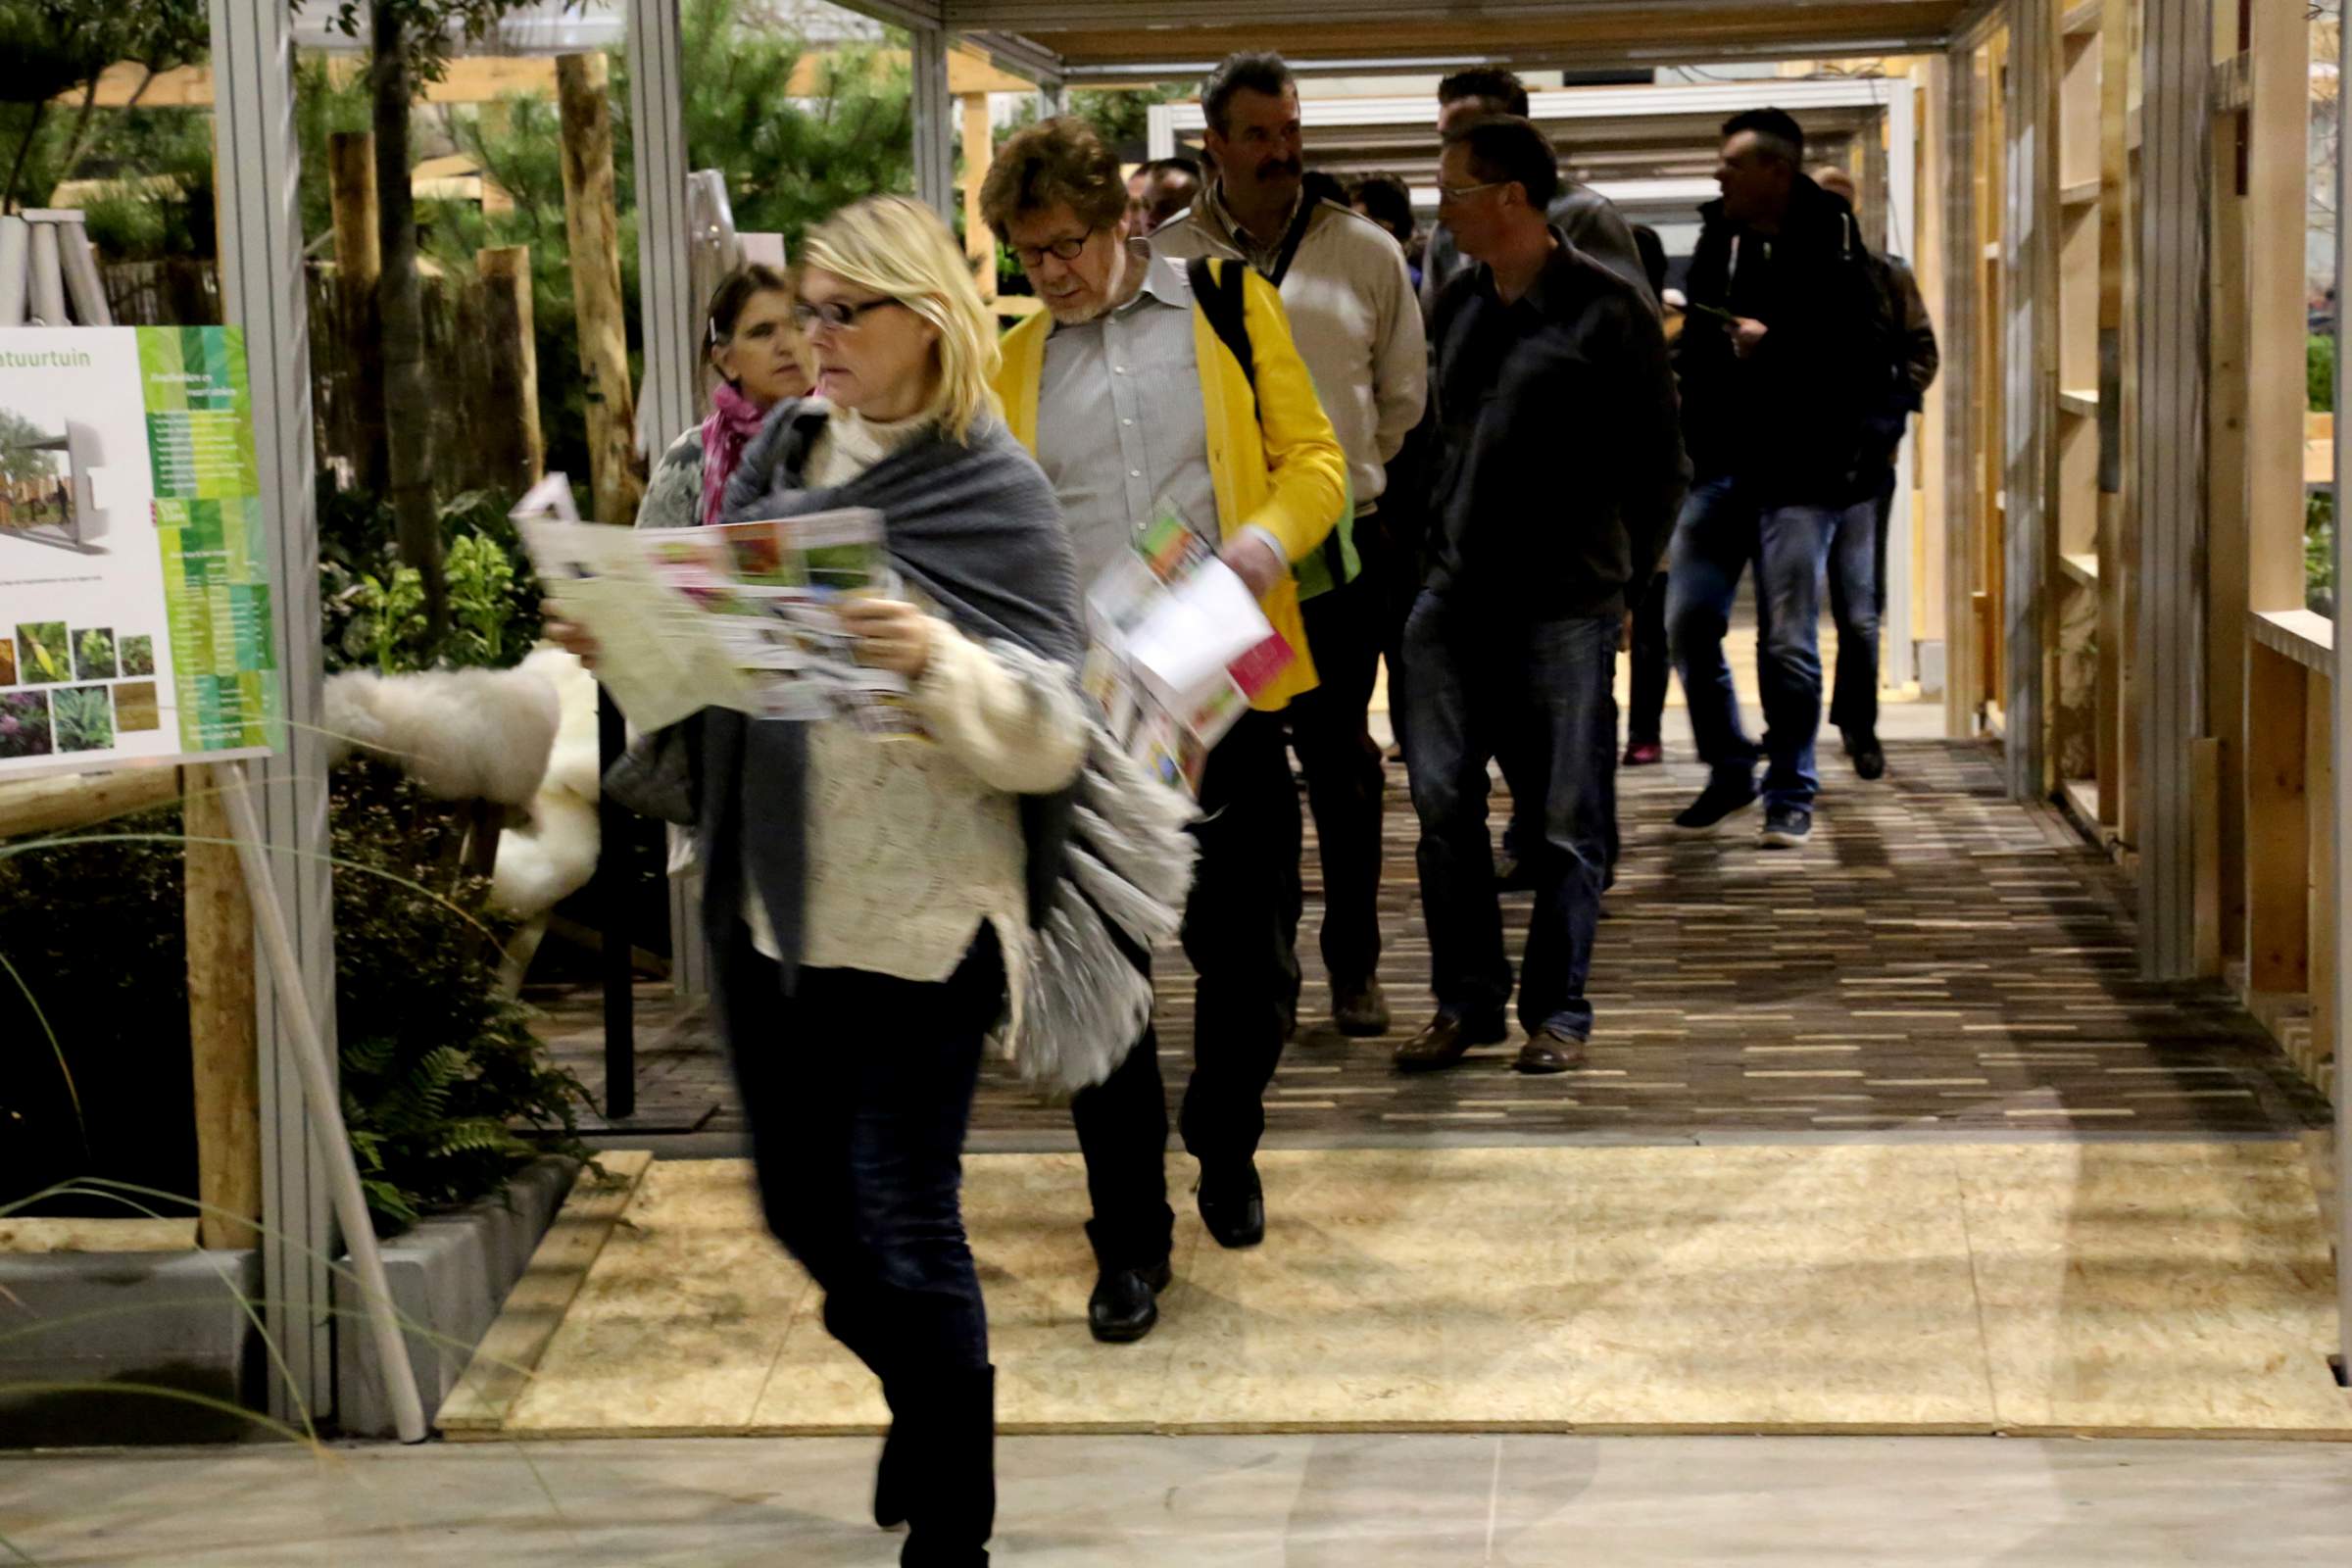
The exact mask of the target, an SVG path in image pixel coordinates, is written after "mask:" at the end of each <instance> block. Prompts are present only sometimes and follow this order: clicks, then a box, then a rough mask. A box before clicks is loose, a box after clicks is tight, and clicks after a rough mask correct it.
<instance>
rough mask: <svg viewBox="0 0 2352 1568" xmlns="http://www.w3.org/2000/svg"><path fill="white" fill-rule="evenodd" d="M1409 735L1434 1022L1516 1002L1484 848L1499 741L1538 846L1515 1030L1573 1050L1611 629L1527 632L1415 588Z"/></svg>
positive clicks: (1606, 729) (1591, 921) (1598, 848)
mask: <svg viewBox="0 0 2352 1568" xmlns="http://www.w3.org/2000/svg"><path fill="white" fill-rule="evenodd" d="M1404 649H1405V661H1406V663H1407V664H1408V665H1409V666H1410V667H1411V670H1412V679H1411V681H1410V683H1409V685H1408V686H1407V691H1408V692H1409V694H1410V696H1409V701H1410V703H1411V714H1410V720H1411V721H1410V722H1409V723H1407V724H1406V725H1405V729H1404V746H1405V753H1404V760H1405V769H1406V771H1407V773H1409V774H1410V776H1411V779H1412V789H1413V809H1414V810H1415V811H1416V812H1417V813H1418V814H1419V816H1420V818H1421V844H1420V850H1419V854H1418V861H1419V866H1420V872H1421V907H1422V911H1423V913H1424V915H1425V916H1426V917H1427V919H1428V922H1429V956H1430V971H1431V974H1430V982H1431V989H1432V990H1433V991H1434V992H1435V993H1436V994H1437V999H1438V1009H1439V1011H1441V1012H1443V1013H1446V1014H1449V1015H1452V1016H1455V1017H1462V1018H1468V1019H1472V1020H1474V1021H1476V1022H1479V1023H1482V1024H1483V1023H1489V1022H1494V1021H1499V1019H1500V1018H1501V1015H1502V1011H1503V1007H1504V1005H1506V1004H1507V1003H1508V1002H1509V1001H1510V997H1511V978H1512V977H1511V964H1510V960H1509V958H1507V957H1506V956H1504V953H1503V941H1502V906H1501V902H1500V900H1499V898H1498V896H1497V893H1496V890H1495V857H1494V852H1493V850H1492V849H1491V848H1490V844H1489V840H1488V837H1487V794H1488V788H1487V764H1488V763H1489V762H1490V761H1492V760H1495V757H1496V752H1497V748H1498V746H1499V745H1500V743H1501V742H1503V741H1504V740H1505V739H1506V738H1507V739H1508V740H1509V742H1510V744H1509V746H1508V747H1507V749H1505V751H1504V755H1503V757H1502V762H1503V769H1504V773H1503V777H1504V779H1505V781H1506V782H1507V783H1508V784H1509V785H1510V789H1511V796H1512V799H1513V801H1514V802H1516V803H1518V805H1519V809H1520V811H1521V812H1522V813H1523V814H1522V820H1523V821H1525V822H1527V823H1529V824H1531V825H1533V824H1540V825H1541V828H1542V833H1543V841H1542V843H1541V844H1529V843H1527V842H1525V840H1524V839H1523V840H1522V841H1521V842H1520V843H1519V845H1518V846H1517V848H1518V852H1519V855H1520V858H1521V860H1522V863H1524V864H1528V865H1529V866H1530V867H1531V869H1532V871H1533V873H1534V878H1535V883H1536V904H1535V910H1534V913H1533V914H1532V915H1531V917H1530V918H1529V921H1528V930H1527V954H1526V961H1525V964H1524V966H1523V972H1522V974H1521V976H1520V983H1519V1021H1520V1024H1521V1025H1522V1027H1524V1028H1525V1029H1526V1030H1527V1032H1528V1033H1530V1034H1534V1033H1536V1032H1537V1031H1539V1030H1541V1029H1544V1028H1552V1029H1556V1030H1558V1031H1559V1032H1560V1033H1562V1034H1565V1035H1568V1036H1570V1037H1572V1038H1574V1039H1577V1040H1582V1039H1584V1038H1586V1037H1587V1036H1588V1035H1590V1034H1591V1033H1592V1032H1593V1005H1592V1004H1591V1003H1590V1002H1588V1001H1587V1000H1586V999H1585V978H1586V975H1587V973H1588V972H1589V971H1590V970H1591V968H1592V965H1593V930H1594V928H1595V926H1596V925H1597V924H1598V922H1599V919H1600V893H1601V885H1602V880H1603V878H1604V877H1605V876H1606V875H1607V868H1608V849H1607V845H1608V840H1609V829H1610V824H1609V822H1608V821H1607V820H1606V818H1607V817H1608V815H1609V813H1610V810H1611V808H1612V804H1613V794H1612V789H1611V786H1612V784H1613V782H1614V773H1615V770H1616V766H1617V731H1616V713H1615V710H1614V706H1613V704H1612V703H1611V702H1610V693H1609V687H1610V682H1611V680H1612V679H1613V677H1614V676H1615V673H1616V663H1617V617H1616V616H1614V615H1583V616H1568V617H1563V618H1560V619H1554V620H1532V621H1531V620H1522V619H1515V618H1512V617H1508V616H1497V615H1495V613H1493V612H1492V611H1490V610H1485V609H1482V608H1480V607H1477V606H1471V605H1463V606H1458V607H1457V606H1454V605H1451V604H1449V603H1447V601H1446V599H1445V598H1444V597H1443V596H1441V595H1439V594H1437V593H1434V592H1430V591H1427V590H1424V591H1423V593H1422V595H1421V597H1420V599H1419V601H1418V602H1416V603H1415V605H1414V606H1413V613H1412V618H1411V619H1410V620H1409V621H1407V622H1406V624H1405V630H1404Z"/></svg>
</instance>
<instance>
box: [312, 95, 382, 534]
mask: <svg viewBox="0 0 2352 1568" xmlns="http://www.w3.org/2000/svg"><path fill="white" fill-rule="evenodd" d="M326 179H327V191H328V195H329V198H330V199H331V201H332V202H333V204H334V221H335V279H336V283H335V287H336V298H337V300H338V302H339V305H340V310H339V313H338V314H339V316H340V318H341V320H342V334H341V335H342V338H343V348H344V357H343V367H344V369H345V381H344V384H343V385H342V386H341V387H339V388H337V391H338V392H340V393H341V394H342V396H341V398H340V402H341V403H342V405H343V411H342V412H343V413H344V416H345V417H346V419H347V420H348V424H347V433H348V437H349V439H348V450H349V453H350V456H351V460H352V463H353V466H354V467H355V468H356V469H357V477H358V480H359V485H360V488H362V489H364V490H370V491H374V492H377V493H381V492H382V490H383V488H384V478H385V464H386V455H385V447H384V340H383V328H382V320H381V318H380V317H379V316H378V315H377V307H376V298H375V284H376V279H377V278H379V277H381V276H382V275H383V270H384V253H383V241H382V236H381V234H380V233H379V232H378V225H377V221H376V211H375V137H374V136H373V135H371V134H369V133H368V132H367V131H364V130H338V131H335V132H333V133H332V134H330V135H329V136H328V137H327V139H326Z"/></svg>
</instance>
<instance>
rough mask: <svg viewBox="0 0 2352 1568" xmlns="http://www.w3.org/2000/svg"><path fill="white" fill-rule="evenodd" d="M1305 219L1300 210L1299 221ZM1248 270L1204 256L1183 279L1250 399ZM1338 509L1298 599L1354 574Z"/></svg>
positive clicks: (1349, 528) (1253, 363)
mask: <svg viewBox="0 0 2352 1568" xmlns="http://www.w3.org/2000/svg"><path fill="white" fill-rule="evenodd" d="M1304 216H1305V215H1304V213H1303V212H1302V213H1301V214H1300V217H1301V218H1303V217H1304ZM1303 227H1304V225H1303V224H1301V225H1300V231H1303ZM1298 248H1299V246H1298V234H1297V233H1296V232H1295V233H1294V234H1293V236H1292V242H1291V244H1290V246H1289V247H1288V249H1286V250H1285V252H1284V254H1283V265H1284V268H1285V270H1288V268H1289V264H1290V258H1291V256H1292V255H1293V254H1294V253H1296V252H1297V250H1298ZM1249 271H1250V269H1249V266H1248V265H1247V264H1246V263H1242V262H1228V263H1227V264H1226V265H1225V267H1224V269H1223V271H1222V274H1221V275H1220V273H1219V270H1218V269H1216V268H1213V267H1211V266H1209V265H1208V258H1207V257H1205V256H1196V257H1194V258H1193V259H1192V260H1191V261H1189V262H1187V263H1185V264H1184V275H1185V277H1186V278H1187V279H1188V280H1190V282H1191V283H1192V285H1193V298H1194V299H1196V300H1198V301H1200V303H1201V315H1203V316H1205V317H1207V318H1208V324H1209V328H1210V330H1212V331H1214V332H1215V333H1216V334H1217V341H1218V342H1220V343H1222V344H1224V345H1225V349H1226V352H1227V353H1229V354H1231V355H1232V356H1233V357H1234V360H1235V361H1236V362H1237V363H1238V364H1239V365H1240V366H1241V368H1242V379H1243V380H1245V381H1247V382H1249V383H1250V395H1251V396H1252V397H1254V396H1256V394H1257V355H1256V353H1255V352H1254V351H1253V350H1252V349H1251V347H1250V319H1249V303H1248V295H1247V292H1246V291H1247V290H1248V288H1249V286H1250V285H1249ZM1342 508H1343V510H1342V512H1341V515H1340V521H1339V525H1338V526H1336V527H1334V528H1333V529H1332V530H1331V532H1329V533H1327V534H1325V535H1324V536H1323V549H1322V562H1321V564H1322V568H1323V573H1324V574H1325V576H1326V580H1325V581H1323V582H1321V583H1316V582H1312V581H1309V580H1306V579H1304V578H1302V579H1301V580H1300V581H1299V598H1300V599H1301V600H1306V599H1312V598H1314V597H1315V596H1316V595H1317V594H1320V593H1323V592H1325V591H1327V590H1329V589H1332V588H1337V587H1340V586H1341V585H1342V584H1344V583H1347V582H1348V581H1349V580H1351V579H1352V578H1353V577H1354V575H1355V573H1354V572H1352V571H1350V570H1349V569H1348V560H1349V557H1350V556H1351V555H1352V554H1353V552H1352V551H1351V550H1350V548H1349V544H1350V538H1351V536H1352V534H1353V533H1354V519H1355V507H1354V503H1353V498H1352V496H1350V498H1349V499H1348V500H1347V501H1344V502H1343V503H1342ZM1359 568H1360V563H1359ZM1292 570H1293V574H1294V575H1297V571H1298V568H1297V567H1293V568H1292Z"/></svg>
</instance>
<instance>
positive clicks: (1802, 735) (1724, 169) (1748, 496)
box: [1666, 109, 1892, 849]
mask: <svg viewBox="0 0 2352 1568" xmlns="http://www.w3.org/2000/svg"><path fill="white" fill-rule="evenodd" d="M1723 135H1724V143H1723V153H1722V160H1721V162H1720V164H1719V165H1718V166H1717V168H1716V172H1715V178H1716V183H1717V184H1718V185H1719V186H1721V188H1722V190H1723V196H1722V198H1721V199H1720V200H1718V201H1713V202H1709V203H1708V204H1707V205H1706V206H1705V207H1703V208H1702V209H1700V212H1701V215H1702V216H1703V218H1704V220H1705V226H1704V227H1703V228H1702V229H1701V231H1700V234H1699V240H1698V248H1697V250H1696V251H1695V252H1694V253H1693V254H1692V256H1691V270H1690V275H1689V277H1688V280H1687V281H1686V282H1685V284H1684V292H1685V294H1686V295H1687V296H1688V298H1689V305H1688V307H1687V309H1686V312H1685V319H1684V324H1683V331H1682V336H1681V337H1680V338H1679V339H1677V341H1676V344H1675V359H1676V368H1677V369H1678V370H1679V371H1680V372H1681V377H1682V394H1683V431H1684V437H1685V439H1686V440H1687V441H1688V442H1689V443H1690V449H1691V463H1692V465H1693V466H1694V467H1695V469H1696V482H1695V484H1693V486H1692V487H1691V497H1690V500H1689V501H1688V502H1686V503H1685V504H1684V507H1683V515H1682V518H1681V520H1680V521H1679V522H1678V523H1677V524H1676V525H1675V532H1674V544H1673V547H1672V550H1671V552H1670V555H1669V564H1668V567H1667V579H1666V580H1667V605H1666V624H1667V634H1668V638H1669V640H1670V642H1671V643H1672V645H1673V650H1674V661H1675V664H1676V666H1677V667H1678V668H1679V669H1680V670H1681V672H1682V678H1683V692H1684V695H1685V697H1686V699H1687V700H1688V701H1689V703H1690V709H1691V732H1692V734H1693V736H1694V737H1695V739H1696V741H1697V743H1698V753H1699V756H1700V758H1701V759H1703V760H1705V761H1706V763H1707V765H1708V768H1709V770H1710V773H1711V777H1710V778H1709V780H1708V782H1707V787H1706V788H1705V790H1704V791H1702V792H1701V793H1700V795H1699V796H1698V798H1697V799H1696V800H1695V801H1693V802H1692V803H1691V805H1690V806H1689V807H1687V808H1686V809H1684V810H1683V812H1682V814H1681V815H1679V816H1677V817H1676V818H1675V826H1676V827H1677V828H1678V829H1680V830H1682V831H1684V832H1687V833H1705V832H1712V831H1713V830H1714V829H1716V828H1717V827H1719V826H1720V825H1721V824H1722V823H1723V822H1724V821H1725V819H1727V818H1729V817H1730V816H1732V815H1733V814H1734V813H1736V812H1738V811H1740V810H1742V809H1746V808H1747V807H1749V806H1752V805H1754V804H1755V802H1756V799H1757V788H1756V782H1755V767H1756V763H1757V761H1758V760H1759V759H1762V760H1766V761H1768V763H1769V766H1768V769H1767V771H1766V773H1765V777H1764V785H1763V791H1762V794H1763V801H1764V807H1765V816H1764V827H1763V832H1762V834H1761V835H1760V841H1761V843H1762V844H1763V845H1764V846H1765V847H1766V848H1768V849H1794V848H1797V847H1799V846H1802V845H1803V844H1804V843H1806V842H1807V840H1808V839H1809V838H1810V836H1811V834H1812V831H1813V803H1814V796H1815V794H1816V792H1817V791H1818V790H1819V788H1820V782H1821V781H1820V778H1819V776H1818V775H1817V774H1816V772H1815V771H1814V760H1813V745H1814V739H1815V736H1816V735H1817V733H1818V732H1819V730H1820V728H1821V687H1822V680H1821V674H1822V671H1821V641H1820V620H1821V585H1822V574H1823V569H1824V567H1825V565H1826V564H1827V563H1828V561H1829V557H1830V552H1831V550H1832V548H1833V546H1834V545H1835V544H1836V542H1837V539H1838V534H1839V532H1840V530H1847V529H1860V530H1867V529H1869V528H1870V527H1871V525H1872V514H1873V496H1874V494H1875V492H1876V490H1877V488H1878V483H1879V480H1878V474H1877V472H1876V471H1875V465H1876V459H1875V456H1874V455H1873V454H1872V453H1871V451H1870V450H1869V449H1870V447H1871V444H1872V443H1871V439H1870V434H1869V425H1870V422H1871V420H1872V419H1873V418H1874V417H1876V416H1877V415H1878V414H1879V413H1880V412H1881V410H1882V408H1883V406H1884V399H1885V384H1886V380H1887V373H1888V366H1889V365H1890V364H1891V362H1892V351H1891V348H1890V346H1889V343H1888V332H1887V322H1888V319H1889V318H1888V313H1887V306H1886V301H1885V296H1884V293H1883V291H1882V289H1881V287H1880V284H1879V281H1878V272H1877V270H1876V268H1875V267H1874V266H1873V265H1872V263H1871V258H1870V253H1869V251H1868V249H1867V248H1866V247H1865V246H1864V245H1863V243H1862V238H1861V233H1860V230H1859V229H1858V227H1857V226H1856V224H1855V222H1854V215H1853V210H1852V209H1851V208H1850V207H1848V206H1847V205H1846V204H1845V203H1844V202H1843V201H1842V200H1840V199H1839V198H1838V197H1837V196H1834V195H1832V194H1830V193H1829V192H1827V191H1825V190H1823V189H1822V188H1821V187H1820V186H1819V185H1817V184H1815V183H1814V182H1813V180H1812V179H1811V178H1809V177H1808V176H1807V175H1806V174H1805V173H1804V172H1803V165H1804V146H1805V143H1804V132H1803V130H1801V129H1800V128H1799V127H1798V125H1797V123H1796V122H1795V121H1794V120H1793V119H1791V118H1790V117H1789V115H1788V114H1787V113H1785V112H1784V111H1782V110H1778V109H1759V110H1751V111H1749V112H1747V113H1745V114H1741V115H1736V116H1734V117H1733V118H1732V119H1731V120H1730V121H1728V122H1726V123H1725V124H1724V127H1723ZM1751 560H1752V561H1753V562H1754V563H1755V564H1756V574H1757V581H1756V614H1757V628H1756V630H1757V644H1756V662H1757V674H1758V677H1759V680H1760V682H1761V684H1762V686H1763V697H1764V721H1765V726H1766V728H1765V735H1764V741H1763V744H1762V745H1761V746H1759V745H1758V744H1757V743H1756V742H1754V741H1752V740H1750V739H1749V738H1748V736H1747V732H1746V730H1745V729H1744V728H1743V727H1742V725H1741V723H1740V703H1739V698H1738V697H1737V696H1736V695H1735V694H1734V692H1733V688H1732V671H1731V666H1730V665H1729V664H1728V663H1726V662H1725V661H1724V657H1723V636H1724V632H1725V631H1726V629H1727V628H1728V627H1729V625H1730V623H1731V615H1732V607H1733V602H1734V600H1735V598H1736V597H1737V595H1738V593H1739V588H1740V574H1741V573H1742V572H1743V571H1745V570H1746V568H1747V565H1748V563H1749V562H1750V561H1751Z"/></svg>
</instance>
